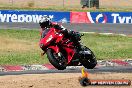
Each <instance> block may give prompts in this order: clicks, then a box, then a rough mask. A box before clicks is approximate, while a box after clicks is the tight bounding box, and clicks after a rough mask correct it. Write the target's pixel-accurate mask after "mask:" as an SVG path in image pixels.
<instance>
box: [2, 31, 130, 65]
mask: <svg viewBox="0 0 132 88" xmlns="http://www.w3.org/2000/svg"><path fill="white" fill-rule="evenodd" d="M39 38H40V35H39V31H38V30H13V29H10V30H0V65H24V64H44V63H48V59H47V57H46V55H45V56H44V57H43V58H41V56H40V53H41V52H42V50H41V49H40V48H39V45H38V42H39ZM82 42H83V43H84V45H86V46H87V47H89V48H90V49H92V50H93V52H94V53H95V55H96V57H97V59H98V60H99V59H103V60H105V59H107V60H109V59H127V58H132V54H131V53H132V46H131V44H132V37H123V36H117V35H99V34H85V36H83V37H82Z"/></svg>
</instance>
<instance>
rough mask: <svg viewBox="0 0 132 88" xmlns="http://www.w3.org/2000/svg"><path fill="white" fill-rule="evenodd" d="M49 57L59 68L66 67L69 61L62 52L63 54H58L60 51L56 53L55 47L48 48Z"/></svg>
mask: <svg viewBox="0 0 132 88" xmlns="http://www.w3.org/2000/svg"><path fill="white" fill-rule="evenodd" d="M47 57H48V59H49V62H50V63H51V64H52V65H53V66H54V67H55V68H57V69H58V70H64V69H66V66H67V61H66V59H65V58H64V56H63V55H62V54H61V56H58V53H55V52H54V50H53V49H48V50H47Z"/></svg>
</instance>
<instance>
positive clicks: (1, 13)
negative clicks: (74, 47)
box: [0, 10, 132, 24]
mask: <svg viewBox="0 0 132 88" xmlns="http://www.w3.org/2000/svg"><path fill="white" fill-rule="evenodd" d="M44 15H47V16H49V17H50V18H51V19H52V21H53V22H61V23H127V24H128V23H129V24H131V23H132V12H59V11H26V10H25V11H21V10H0V22H27V23H29V22H33V23H38V22H39V20H40V19H41V17H42V16H44Z"/></svg>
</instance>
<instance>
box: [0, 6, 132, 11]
mask: <svg viewBox="0 0 132 88" xmlns="http://www.w3.org/2000/svg"><path fill="white" fill-rule="evenodd" d="M0 10H44V11H79V12H131V11H132V9H131V8H100V9H95V8H86V9H82V8H75V7H74V8H69V7H68V6H67V7H66V6H65V7H47V8H35V7H0Z"/></svg>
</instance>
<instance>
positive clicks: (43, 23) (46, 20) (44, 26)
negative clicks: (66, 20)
mask: <svg viewBox="0 0 132 88" xmlns="http://www.w3.org/2000/svg"><path fill="white" fill-rule="evenodd" d="M39 25H40V27H41V31H40V33H41V38H43V37H45V35H46V34H47V32H48V31H49V28H55V29H58V30H60V31H61V33H63V34H64V36H65V37H70V38H71V40H72V41H73V42H74V43H75V44H76V45H77V47H78V49H81V44H80V42H79V40H80V39H79V38H80V34H79V33H78V32H74V31H68V30H67V29H66V28H65V27H63V26H62V25H59V24H57V23H53V22H51V19H50V17H48V16H43V17H42V18H41V20H40V21H39ZM40 47H41V48H42V46H40Z"/></svg>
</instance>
